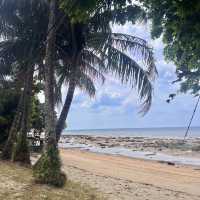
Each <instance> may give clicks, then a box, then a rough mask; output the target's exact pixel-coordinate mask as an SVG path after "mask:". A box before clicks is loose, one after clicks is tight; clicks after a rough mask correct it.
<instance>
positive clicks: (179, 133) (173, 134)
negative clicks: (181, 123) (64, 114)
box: [62, 127, 200, 138]
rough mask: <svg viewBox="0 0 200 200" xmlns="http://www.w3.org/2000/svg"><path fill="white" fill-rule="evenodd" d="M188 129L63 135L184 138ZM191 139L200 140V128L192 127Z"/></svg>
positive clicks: (126, 129) (167, 128)
mask: <svg viewBox="0 0 200 200" xmlns="http://www.w3.org/2000/svg"><path fill="white" fill-rule="evenodd" d="M186 130H187V127H162V128H118V129H91V130H90V129H87V130H67V129H65V130H64V131H63V133H62V134H63V135H89V136H103V137H155V138H184V135H185V134H186ZM187 136H188V137H190V138H200V127H191V128H190V129H189V131H188V134H187Z"/></svg>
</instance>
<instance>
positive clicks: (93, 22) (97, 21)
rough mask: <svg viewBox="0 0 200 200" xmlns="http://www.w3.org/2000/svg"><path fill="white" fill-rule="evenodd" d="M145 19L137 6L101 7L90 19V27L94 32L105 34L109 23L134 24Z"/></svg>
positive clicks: (142, 11) (143, 13)
mask: <svg viewBox="0 0 200 200" xmlns="http://www.w3.org/2000/svg"><path fill="white" fill-rule="evenodd" d="M145 18H146V17H145V12H144V10H142V8H141V7H139V6H137V5H126V6H124V7H121V8H115V7H114V6H103V7H99V8H98V9H97V10H96V12H95V14H94V15H93V16H92V17H91V19H90V26H91V28H92V29H93V30H94V32H97V31H104V32H105V31H106V30H109V29H110V23H112V24H120V25H124V24H125V23H126V22H128V21H129V22H132V23H135V22H136V21H138V20H143V19H145Z"/></svg>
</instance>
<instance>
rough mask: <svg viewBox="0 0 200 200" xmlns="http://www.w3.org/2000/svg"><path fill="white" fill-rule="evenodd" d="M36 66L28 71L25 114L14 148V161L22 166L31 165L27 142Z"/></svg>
mask: <svg viewBox="0 0 200 200" xmlns="http://www.w3.org/2000/svg"><path fill="white" fill-rule="evenodd" d="M33 74H34V66H31V67H29V68H28V70H27V75H26V80H25V86H24V96H23V114H22V120H21V124H20V125H21V126H20V131H19V134H18V136H17V141H16V145H15V146H14V147H13V152H12V160H13V161H14V162H20V163H22V164H30V152H29V147H28V141H27V132H28V124H29V119H30V110H31V102H32V101H31V100H32V87H33Z"/></svg>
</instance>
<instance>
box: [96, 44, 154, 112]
mask: <svg viewBox="0 0 200 200" xmlns="http://www.w3.org/2000/svg"><path fill="white" fill-rule="evenodd" d="M104 48H105V49H104V51H101V54H103V55H102V56H103V57H107V61H106V62H107V65H106V66H107V69H108V71H109V72H110V73H111V74H113V75H115V76H116V77H117V78H119V79H120V80H121V82H122V84H130V85H131V87H133V88H136V90H137V92H138V94H139V97H140V99H141V100H142V101H143V104H142V109H141V111H140V112H141V113H143V114H145V113H146V112H147V111H148V110H149V109H150V106H151V103H152V95H153V87H152V83H151V81H150V79H149V72H148V71H145V70H144V69H143V68H142V67H140V65H139V64H137V63H136V62H135V61H134V60H133V59H131V58H130V57H129V56H128V55H126V54H125V53H123V52H121V51H120V50H118V49H116V48H114V47H113V46H110V45H106V46H105V47H104ZM99 53H100V52H99Z"/></svg>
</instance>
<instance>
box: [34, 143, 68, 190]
mask: <svg viewBox="0 0 200 200" xmlns="http://www.w3.org/2000/svg"><path fill="white" fill-rule="evenodd" d="M33 175H34V177H35V180H36V182H37V183H44V184H49V185H53V186H56V187H62V186H64V184H65V182H66V176H65V174H64V173H62V172H61V161H60V158H59V151H58V148H57V146H56V141H54V139H51V142H48V146H47V147H46V150H45V152H44V153H43V154H42V156H41V157H40V159H39V160H38V162H37V163H36V164H35V165H34V167H33Z"/></svg>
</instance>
